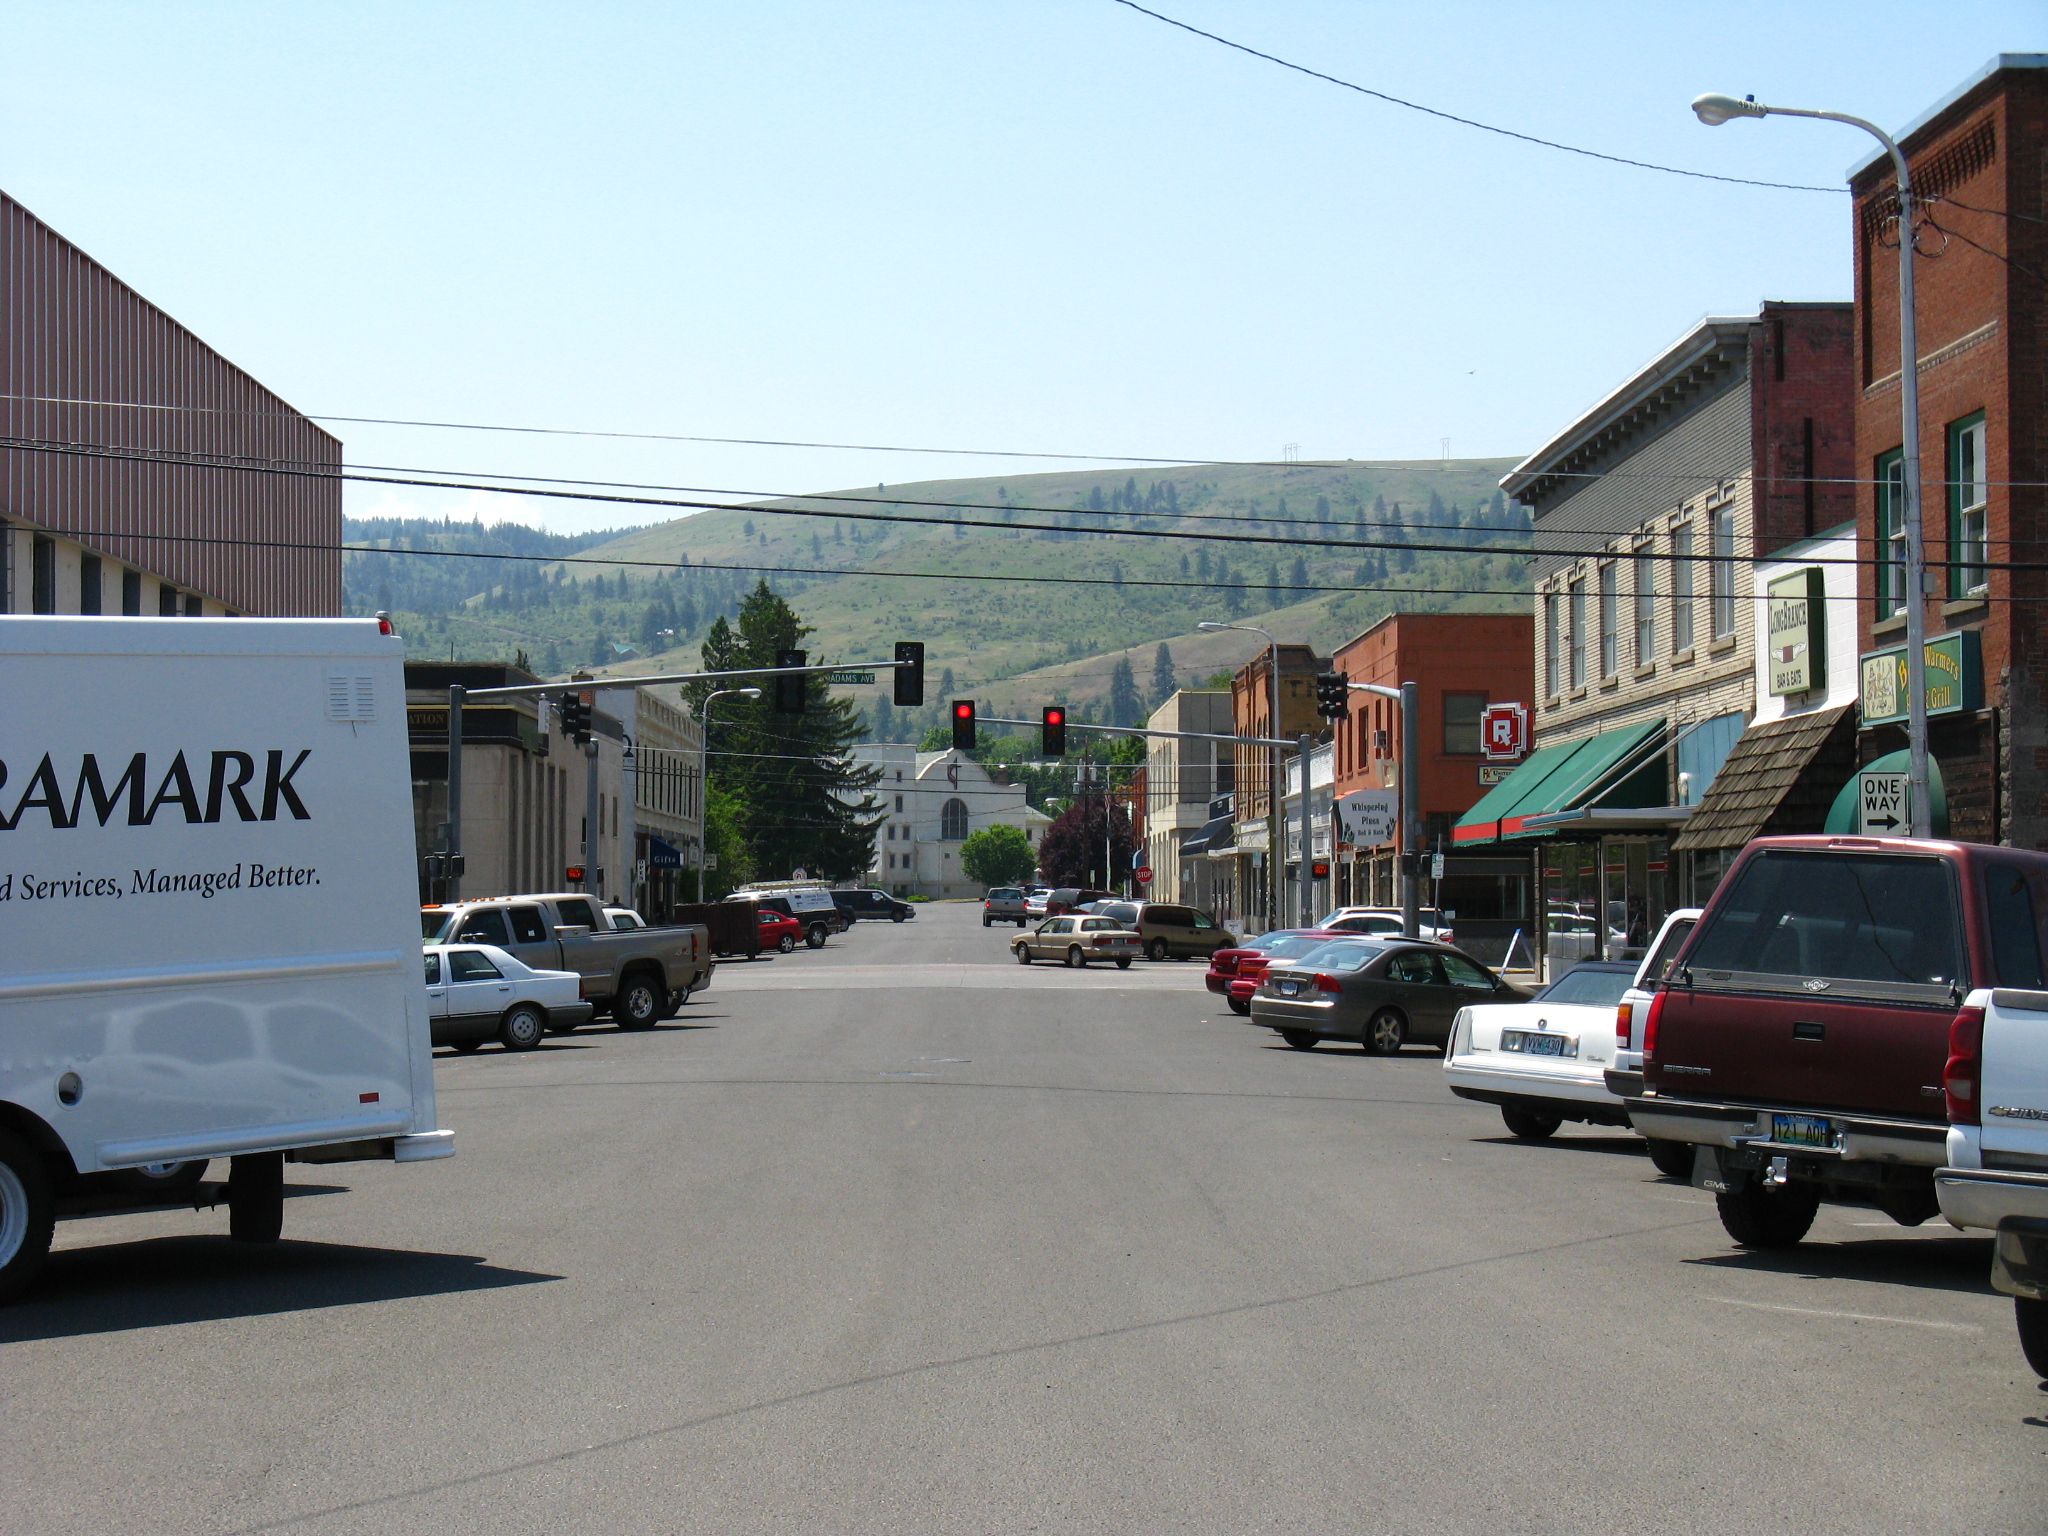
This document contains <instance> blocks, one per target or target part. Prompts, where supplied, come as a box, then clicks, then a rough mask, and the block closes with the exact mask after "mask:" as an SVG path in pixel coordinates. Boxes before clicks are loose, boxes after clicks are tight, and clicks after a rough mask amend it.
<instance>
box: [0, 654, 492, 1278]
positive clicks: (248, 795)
mask: <svg viewBox="0 0 2048 1536" xmlns="http://www.w3.org/2000/svg"><path fill="white" fill-rule="evenodd" d="M387 628H388V626H383V625H381V624H380V623H379V621H378V620H375V619H305V620H299V619H196V618H194V619H185V618H167V619H141V618H119V619H108V618H40V617H38V618H25V617H0V698H5V699H6V701H7V710H8V726H7V728H6V731H5V733H4V735H0V953H4V954H5V956H6V965H5V967H4V972H0V1300H5V1299H7V1298H9V1297H11V1296H13V1295H15V1294H17V1293H19V1291H20V1290H21V1289H22V1288H23V1287H24V1286H26V1285H27V1284H29V1283H30V1281H32V1280H33V1279H34V1277H35V1275H36V1273H37V1271H38V1270H39V1269H40V1268H41V1267H42V1263H43V1259H44V1256H45V1254H46V1253H47V1251H48V1249H49V1244H50V1236H51V1222H52V1221H53V1219H56V1218H61V1217H72V1216H90V1215H96V1214H102V1213H104V1212H106V1211H108V1210H112V1209H133V1208H135V1207H138V1206H162V1207H170V1206H175V1205H183V1206H185V1207H188V1208H189V1207H193V1206H196V1205H202V1204H211V1203H213V1202H215V1201H217V1200H220V1199H222V1198H225V1200H226V1202H227V1205H228V1211H229V1228H230V1232H231V1235H233V1236H234V1237H236V1238H240V1239H243V1240H246V1241H257V1242H266V1241H273V1240H275V1238H276V1237H277V1235H278V1230H279V1226H280V1223H281V1221H282V1215H283V1181H284V1164H285V1161H286V1160H287V1159H290V1160H292V1161H295V1162H313V1163H319V1162H344V1161H352V1160H359V1159H367V1158H392V1159H396V1160H397V1161H400V1162H412V1161H418V1160H423V1159H427V1158H436V1157H446V1156H448V1155H449V1154H450V1153H452V1152H453V1151H454V1140H453V1136H452V1133H450V1132H447V1131H443V1130H440V1129H439V1128H438V1127H437V1124H436V1119H435V1110H434V1080H433V1068H432V1065H431V1061H430V1049H431V1048H430V1046H429V1044H428V1010H427V1001H426V991H425V986H424V982H423V971H422V969H421V958H420V939H419V917H418V907H419V901H418V885H417V879H416V875H415V873H414V863H413V860H414V854H413V824H412V823H413V815H412V788H411V785H412V773H411V766H410V760H409V756H408V750H407V743H406V715H405V683H404V676H403V662H404V644H403V642H402V641H400V640H399V639H398V638H397V637H395V636H393V635H390V634H389V633H388V632H385V631H386V630H387ZM214 1158H227V1159H230V1160H231V1162H230V1165H229V1166H230V1170H231V1171H230V1176H229V1178H228V1180H227V1181H226V1184H225V1186H221V1185H212V1184H205V1183H202V1182H201V1181H202V1179H203V1177H204V1175H205V1173H206V1171H207V1169H208V1165H209V1162H210V1160H211V1159H214Z"/></svg>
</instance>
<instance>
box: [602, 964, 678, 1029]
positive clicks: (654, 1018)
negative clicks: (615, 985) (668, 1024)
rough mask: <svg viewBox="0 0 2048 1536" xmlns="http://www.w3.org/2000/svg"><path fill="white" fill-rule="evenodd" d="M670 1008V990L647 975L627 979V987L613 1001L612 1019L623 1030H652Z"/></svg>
mask: <svg viewBox="0 0 2048 1536" xmlns="http://www.w3.org/2000/svg"><path fill="white" fill-rule="evenodd" d="M667 1006H668V988H666V987H664V986H663V985H662V984H661V983H660V982H658V981H656V980H654V979H653V978H652V977H651V976H647V975H645V974H642V975H638V976H629V977H627V978H626V987H625V990H624V991H623V992H621V993H620V994H619V995H618V996H617V997H615V998H613V999H612V1018H613V1019H615V1020H616V1021H617V1022H618V1026H619V1028H621V1029H628V1030H642V1029H652V1028H654V1026H655V1025H656V1024H658V1023H660V1022H661V1013H662V1010H663V1009H664V1008H666V1007H667Z"/></svg>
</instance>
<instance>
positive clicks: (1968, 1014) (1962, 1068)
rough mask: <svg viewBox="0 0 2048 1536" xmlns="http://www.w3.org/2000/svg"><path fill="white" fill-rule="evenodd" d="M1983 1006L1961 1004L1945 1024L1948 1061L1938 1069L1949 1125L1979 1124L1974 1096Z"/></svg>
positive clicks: (1980, 1053) (1977, 1096)
mask: <svg viewBox="0 0 2048 1536" xmlns="http://www.w3.org/2000/svg"><path fill="white" fill-rule="evenodd" d="M1983 1047H1984V1010H1983V1009H1982V1008H1965V1009H1963V1011H1962V1012H1960V1013H1958V1014H1957V1015H1956V1016H1955V1020H1954V1022H1953V1023H1951V1024H1950V1025H1949V1027H1948V1065H1947V1066H1945V1067H1943V1068H1942V1071H1941V1090H1942V1098H1943V1100H1944V1101H1945V1102H1946V1104H1947V1106H1948V1123H1949V1124H1950V1125H1982V1124H1983V1123H1984V1111H1983V1109H1982V1107H1981V1106H1980V1104H1979V1103H1978V1100H1979V1099H1980V1098H1981V1097H1982V1096H1981V1095H1980V1094H1979V1093H1978V1091H1977V1090H1978V1089H1979V1087H1980V1086H1982V1081H1983V1072H1984V1056H1983Z"/></svg>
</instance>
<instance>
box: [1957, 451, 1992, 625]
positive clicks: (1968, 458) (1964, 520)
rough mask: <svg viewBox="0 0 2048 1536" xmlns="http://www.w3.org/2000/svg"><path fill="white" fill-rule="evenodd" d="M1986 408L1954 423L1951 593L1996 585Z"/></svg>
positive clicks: (1972, 594)
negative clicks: (1990, 562)
mask: <svg viewBox="0 0 2048 1536" xmlns="http://www.w3.org/2000/svg"><path fill="white" fill-rule="evenodd" d="M1984 447H1985V441H1984V413H1983V412H1982V411H1979V412H1978V413H1977V414H1976V415H1974V416H1968V417H1965V418H1964V419H1963V420H1961V421H1959V422H1957V423H1956V424H1955V425H1954V426H1952V427H1950V428H1949V429H1948V530H1949V531H1948V537H1949V543H1950V545H1951V546H1952V552H1951V554H1950V556H1949V558H1950V559H1951V560H1953V561H1955V564H1954V565H1952V566H1950V567H1949V572H1948V595H1949V596H1950V597H1952V598H1955V597H1976V596H1979V595H1981V594H1982V593H1983V592H1985V591H1986V590H1987V589H1988V588H1989V586H1990V574H1991V573H1990V572H1989V571H1988V570H1987V569H1986V562H1987V561H1988V560H1989V559H1990V553H1989V547H1990V533H1991V471H1990V468H1989V467H1988V466H1987V464H1986V463H1985V454H1984Z"/></svg>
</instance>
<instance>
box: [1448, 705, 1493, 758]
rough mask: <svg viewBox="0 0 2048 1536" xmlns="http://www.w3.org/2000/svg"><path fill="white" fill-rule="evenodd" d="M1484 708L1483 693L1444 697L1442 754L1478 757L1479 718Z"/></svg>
mask: <svg viewBox="0 0 2048 1536" xmlns="http://www.w3.org/2000/svg"><path fill="white" fill-rule="evenodd" d="M1485 708H1486V695H1485V694H1483V693H1447V694H1445V695H1444V753H1445V755H1446V756H1448V757H1477V756H1478V755H1479V716H1480V714H1481V713H1482V712H1483V711H1484V710H1485Z"/></svg>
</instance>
